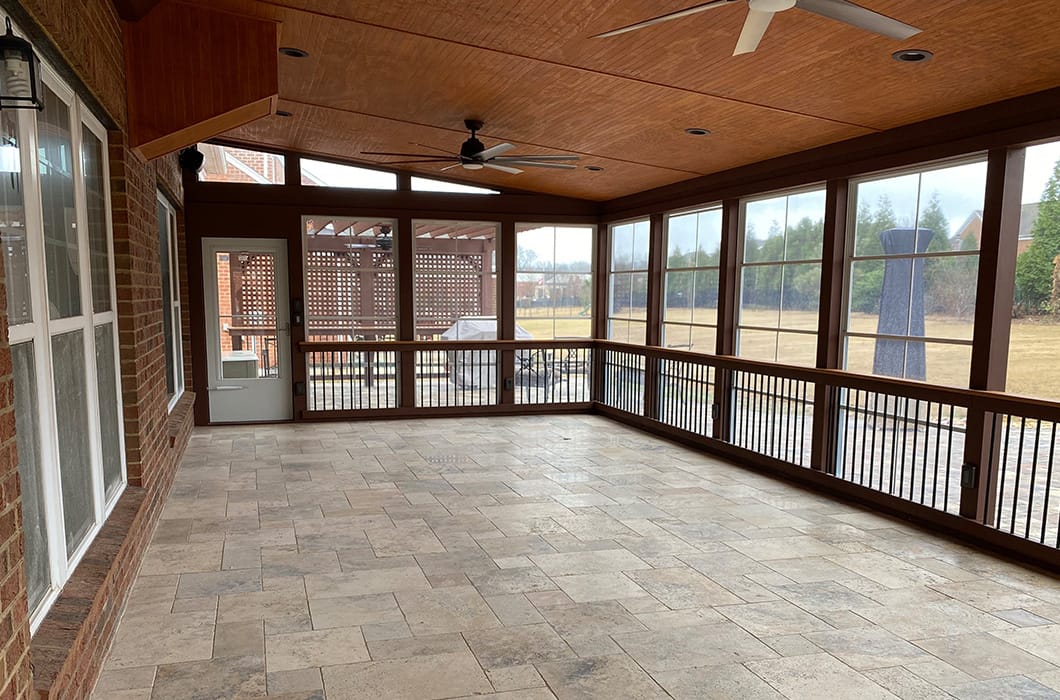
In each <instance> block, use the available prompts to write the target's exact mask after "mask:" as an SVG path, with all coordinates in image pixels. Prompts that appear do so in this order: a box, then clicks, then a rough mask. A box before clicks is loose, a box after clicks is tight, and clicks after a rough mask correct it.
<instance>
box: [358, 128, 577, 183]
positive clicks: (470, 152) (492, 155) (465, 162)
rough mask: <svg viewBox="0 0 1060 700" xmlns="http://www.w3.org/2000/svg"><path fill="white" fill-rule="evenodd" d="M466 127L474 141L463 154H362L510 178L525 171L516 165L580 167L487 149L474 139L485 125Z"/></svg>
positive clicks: (500, 147)
mask: <svg viewBox="0 0 1060 700" xmlns="http://www.w3.org/2000/svg"><path fill="white" fill-rule="evenodd" d="M464 126H465V127H467V130H468V131H470V132H471V138H469V139H468V140H467V141H464V143H463V144H462V145H461V146H460V151H459V152H458V153H449V152H448V151H445V150H442V149H440V148H435V147H434V146H425V145H424V144H416V145H417V146H424V147H425V148H430V149H433V150H436V151H439V152H440V153H444V154H445V155H436V154H433V153H386V152H383V151H361V154H362V155H366V156H402V157H405V158H413V159H414V160H397V161H391V162H389V163H387V164H386V165H405V164H408V163H446V162H452V161H456V162H455V163H452V165H447V166H446V167H444V168H442V170H443V171H444V170H452V169H453V168H464V169H465V170H481V169H483V168H489V169H490V170H500V171H501V172H504V173H508V174H510V175H518V174H519V173H521V172H523V171H522V170H520V169H519V168H516V167H514V166H516V165H519V166H523V167H531V168H556V169H558V170H574V169H575V168H576V167H577V166H575V165H571V164H570V163H565V162H563V161H570V160H578V156H575V155H563V154H555V155H540V156H539V155H506V154H507V153H508V151H510V150H512V149H513V148H515V146H513V145H512V144H510V143H499V144H497V145H496V146H490V147H489V148H486V146H485V144H483V143H482V142H481V141H479V140H478V138H476V136H475V133H476V132H477V131H479V130H480V129H481V128H482V122H481V121H479V120H478V119H465V120H464Z"/></svg>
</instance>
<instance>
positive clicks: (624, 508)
mask: <svg viewBox="0 0 1060 700" xmlns="http://www.w3.org/2000/svg"><path fill="white" fill-rule="evenodd" d="M1058 649H1060V582H1058V581H1057V580H1056V579H1054V578H1050V577H1048V576H1043V575H1041V574H1040V573H1037V572H1032V571H1028V570H1025V569H1022V568H1020V567H1018V566H1016V565H1013V564H1010V563H1005V562H1001V561H999V560H996V559H993V558H991V557H990V556H989V555H987V554H984V553H980V552H976V551H973V550H971V549H970V548H968V547H965V546H960V545H956V544H953V543H952V542H949V541H946V540H940V539H937V538H935V537H933V536H932V535H931V534H930V533H927V532H923V531H920V530H918V529H916V528H914V527H912V526H910V525H907V524H904V523H902V522H900V521H897V520H894V519H891V518H886V517H882V516H879V515H877V514H874V513H870V512H867V511H863V510H860V509H858V508H857V507H855V506H853V505H849V504H843V503H839V502H837V501H833V500H830V499H829V498H826V497H824V496H823V495H819V494H815V493H812V492H808V491H805V490H802V489H800V488H796V487H794V486H791V485H788V484H784V483H781V482H777V481H774V480H772V479H770V478H769V477H768V476H765V475H763V474H760V473H756V472H754V471H751V470H746V469H742V468H740V467H737V466H734V465H731V464H728V463H726V462H724V461H722V460H720V459H716V458H713V457H710V456H708V455H705V454H702V453H698V452H694V451H691V450H688V449H685V448H683V447H680V446H677V445H675V444H672V443H668V442H664V441H660V440H657V439H655V438H653V437H651V436H650V435H647V434H644V433H641V432H638V431H634V430H631V429H628V428H625V427H623V426H621V425H619V424H617V423H613V422H610V421H608V420H607V419H604V418H601V417H597V416H585V415H577V416H515V417H507V418H489V419H432V420H418V419H416V420H394V421H377V422H373V421H367V422H356V423H326V424H319V425H310V424H299V425H275V426H250V427H247V426H218V427H211V428H204V429H198V430H196V432H195V433H194V435H193V437H192V442H191V445H190V447H189V449H188V451H187V453H186V455H185V458H184V465H183V466H182V467H181V468H180V469H179V470H178V472H177V475H176V481H175V485H174V487H173V490H172V492H171V496H170V498H169V501H168V502H167V503H166V504H165V507H164V511H163V519H162V521H161V523H160V525H159V528H158V530H157V532H156V533H155V535H154V537H153V538H152V544H151V546H150V549H149V550H148V552H147V554H146V556H145V559H144V564H143V568H142V570H141V571H140V575H139V576H138V578H137V581H136V583H135V584H134V588H133V591H132V593H131V595H130V597H129V601H128V603H127V608H126V611H125V614H124V617H123V619H122V621H121V624H120V626H119V631H118V633H117V636H116V640H115V644H114V646H113V649H112V651H111V655H110V657H109V659H108V660H107V662H106V671H105V673H104V675H103V676H102V677H101V679H100V683H99V688H98V689H97V691H96V693H95V697H96V698H103V699H105V700H124V699H125V698H148V697H153V698H155V699H156V700H157V699H163V700H170V699H171V698H172V699H174V700H175V699H177V698H179V699H180V700H183V699H184V698H196V697H210V698H229V697H264V695H265V692H266V691H267V692H268V697H270V698H271V697H275V698H283V699H285V700H323V699H324V697H325V694H326V695H327V698H328V700H335V699H336V698H357V699H358V700H362V699H367V698H371V699H373V700H374V699H376V698H380V699H385V698H410V699H412V698H414V699H415V700H424V699H428V700H429V699H432V698H437V699H441V698H446V699H449V698H461V697H465V698H485V697H495V698H498V699H503V700H548V699H549V698H555V697H559V698H592V699H593V700H596V698H636V699H637V700H640V699H641V698H653V697H666V694H667V693H669V694H670V696H671V697H674V698H678V699H680V698H699V697H706V698H740V699H741V700H742V699H743V698H750V699H752V700H753V699H754V698H767V699H769V700H777V699H778V698H781V697H784V698H786V699H787V700H797V699H798V698H814V700H817V698H833V697H835V698H840V697H857V698H858V700H866V699H868V698H873V697H893V696H899V697H902V698H907V699H908V700H917V699H923V700H935V699H936V698H947V697H950V698H952V697H953V696H957V697H966V698H984V697H989V698H1008V697H1023V696H1026V697H1056V696H1057V694H1058V693H1060V688H1058V686H1060V651H1057V650H1058ZM156 669H157V671H156ZM487 671H488V675H487ZM546 682H547V683H548V685H547V686H546V685H545V684H546Z"/></svg>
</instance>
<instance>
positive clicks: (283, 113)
mask: <svg viewBox="0 0 1060 700" xmlns="http://www.w3.org/2000/svg"><path fill="white" fill-rule="evenodd" d="M276 116H277V117H293V116H294V114H292V113H291V112H288V111H287V110H286V109H278V110H276Z"/></svg>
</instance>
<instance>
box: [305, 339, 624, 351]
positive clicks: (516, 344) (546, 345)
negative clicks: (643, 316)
mask: <svg viewBox="0 0 1060 700" xmlns="http://www.w3.org/2000/svg"><path fill="white" fill-rule="evenodd" d="M300 345H301V348H302V351H303V352H387V351H394V350H398V351H407V350H413V351H415V350H502V351H503V350H518V349H520V348H530V349H533V348H537V349H540V350H550V349H553V348H556V349H573V348H591V347H593V341H592V340H589V339H585V340H534V339H522V340H414V341H403V340H354V341H342V342H338V341H336V342H311V343H301V344H300ZM630 347H635V348H637V349H638V350H643V348H642V347H641V346H639V345H633V346H630Z"/></svg>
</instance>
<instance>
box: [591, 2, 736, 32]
mask: <svg viewBox="0 0 1060 700" xmlns="http://www.w3.org/2000/svg"><path fill="white" fill-rule="evenodd" d="M732 2H736V0H711V2H705V3H703V4H702V5H694V6H693V7H689V8H687V9H684V10H679V11H677V12H671V13H669V14H666V15H659V16H658V17H652V18H651V19H646V20H644V21H643V22H637V23H636V24H630V25H627V26H625V27H619V28H618V29H612V30H611V31H609V32H604V33H603V34H594V35H593V36H591V37H590V38H591V39H605V38H607V37H609V36H615V35H618V34H625V33H626V32H632V31H634V30H637V29H643V28H644V27H650V26H652V25H654V24H659V23H661V22H669V21H670V20H672V19H680V18H681V17H688V16H689V15H695V14H699V13H700V12H705V11H706V10H713V9H714V8H715V7H721V6H722V5H728V4H729V3H732Z"/></svg>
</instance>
